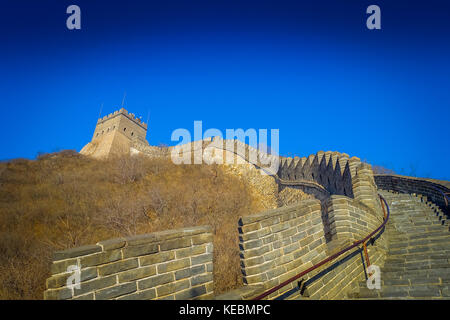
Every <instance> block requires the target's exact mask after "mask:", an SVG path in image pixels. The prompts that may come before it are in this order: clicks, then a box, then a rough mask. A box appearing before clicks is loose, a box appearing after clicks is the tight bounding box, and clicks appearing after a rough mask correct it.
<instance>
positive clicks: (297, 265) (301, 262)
mask: <svg viewBox="0 0 450 320" xmlns="http://www.w3.org/2000/svg"><path fill="white" fill-rule="evenodd" d="M239 224H240V227H239V233H240V236H239V240H240V244H239V246H240V249H241V266H242V273H243V274H244V283H245V284H247V285H263V287H264V288H266V289H267V288H271V287H274V286H276V285H278V284H279V283H281V282H283V281H285V280H287V279H289V278H291V277H293V276H295V275H296V274H298V273H299V272H300V271H302V270H304V269H306V268H308V267H311V266H312V265H313V264H314V263H316V262H319V261H320V260H321V259H323V258H325V254H326V250H325V237H324V232H323V227H322V217H321V205H320V201H319V200H315V199H311V200H305V201H302V202H301V204H298V205H293V206H287V207H283V208H280V209H275V210H269V211H266V212H263V213H260V214H255V215H250V216H245V217H242V218H241V219H240V220H239ZM295 285H296V283H295V282H294V283H291V284H290V285H288V286H286V287H285V288H283V290H281V291H279V292H276V293H274V294H272V295H271V296H270V297H269V298H272V297H276V296H279V295H280V294H282V293H283V292H284V291H287V290H289V289H292V288H293V286H295Z"/></svg>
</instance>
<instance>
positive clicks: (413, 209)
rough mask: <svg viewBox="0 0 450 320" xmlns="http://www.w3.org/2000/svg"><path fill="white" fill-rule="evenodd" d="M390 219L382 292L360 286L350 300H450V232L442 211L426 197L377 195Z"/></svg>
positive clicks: (387, 230) (382, 192)
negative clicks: (387, 206)
mask: <svg viewBox="0 0 450 320" xmlns="http://www.w3.org/2000/svg"><path fill="white" fill-rule="evenodd" d="M380 193H381V194H382V195H383V196H384V198H385V199H386V200H387V202H388V204H389V208H390V210H391V211H390V212H391V216H390V217H391V218H390V221H389V222H388V224H387V226H386V234H387V238H388V252H387V256H386V259H385V261H384V266H383V267H381V270H380V271H381V275H380V276H381V289H379V290H377V289H373V290H370V289H368V288H367V284H366V283H365V282H361V283H360V284H359V288H358V290H357V291H356V292H353V293H351V294H350V295H348V296H349V298H351V299H450V289H449V288H450V232H449V226H448V220H447V219H446V217H444V216H443V215H442V211H441V210H440V209H439V208H438V207H437V206H436V205H434V204H432V203H431V202H429V201H428V200H427V198H426V197H422V196H416V195H409V194H394V193H390V192H387V191H381V192H380Z"/></svg>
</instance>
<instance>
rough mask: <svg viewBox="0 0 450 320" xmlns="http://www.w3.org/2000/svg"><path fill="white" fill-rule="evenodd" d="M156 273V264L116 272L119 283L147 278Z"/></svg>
mask: <svg viewBox="0 0 450 320" xmlns="http://www.w3.org/2000/svg"><path fill="white" fill-rule="evenodd" d="M155 274H156V266H146V267H140V268H135V269H131V270H128V271H124V272H121V273H119V274H118V279H119V283H123V282H129V281H133V280H137V279H142V278H147V277H150V276H153V275H155Z"/></svg>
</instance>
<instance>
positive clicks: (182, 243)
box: [160, 238, 191, 251]
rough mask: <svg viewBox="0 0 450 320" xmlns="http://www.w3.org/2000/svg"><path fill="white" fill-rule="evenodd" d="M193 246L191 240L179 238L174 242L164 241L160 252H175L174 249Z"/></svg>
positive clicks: (173, 240)
mask: <svg viewBox="0 0 450 320" xmlns="http://www.w3.org/2000/svg"><path fill="white" fill-rule="evenodd" d="M190 246H191V239H190V238H187V239H186V238H177V239H172V240H167V241H164V242H162V243H161V244H160V250H161V251H167V250H173V249H179V248H185V247H190Z"/></svg>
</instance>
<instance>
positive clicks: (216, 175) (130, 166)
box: [0, 151, 265, 299]
mask: <svg viewBox="0 0 450 320" xmlns="http://www.w3.org/2000/svg"><path fill="white" fill-rule="evenodd" d="M258 199H260V195H258V192H257V191H255V192H254V191H252V187H251V186H250V185H249V184H248V183H247V182H246V180H245V179H242V178H240V177H239V176H237V175H233V174H229V173H227V172H226V170H224V169H223V168H221V167H218V166H213V165H184V166H183V165H174V164H172V162H170V161H167V160H161V159H149V158H144V157H118V158H114V159H109V160H94V159H90V158H87V157H85V156H82V155H80V154H78V153H76V152H70V151H65V152H60V153H55V154H47V155H43V156H40V157H39V158H38V159H37V160H24V159H17V160H13V161H9V162H3V163H1V164H0V299H42V297H43V290H44V286H45V279H46V278H47V277H48V276H49V274H48V271H49V269H50V263H51V257H52V252H53V251H55V250H61V249H66V248H71V247H77V246H80V245H85V244H92V243H96V242H97V241H99V240H102V239H108V238H112V237H117V236H126V235H133V234H141V233H148V232H153V231H159V230H166V229H174V228H181V227H187V226H195V225H205V224H209V225H212V226H213V228H214V233H215V235H214V278H215V286H216V287H215V290H216V292H223V291H225V290H228V289H231V288H234V287H236V286H238V285H240V283H241V275H240V269H239V251H238V250H239V249H238V243H237V242H238V234H237V221H238V218H239V217H240V216H242V215H246V214H249V213H254V212H257V211H261V210H263V209H265V207H264V205H263V204H261V201H260V200H258Z"/></svg>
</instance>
